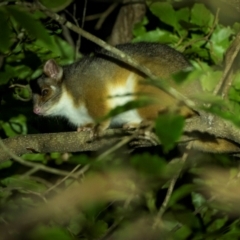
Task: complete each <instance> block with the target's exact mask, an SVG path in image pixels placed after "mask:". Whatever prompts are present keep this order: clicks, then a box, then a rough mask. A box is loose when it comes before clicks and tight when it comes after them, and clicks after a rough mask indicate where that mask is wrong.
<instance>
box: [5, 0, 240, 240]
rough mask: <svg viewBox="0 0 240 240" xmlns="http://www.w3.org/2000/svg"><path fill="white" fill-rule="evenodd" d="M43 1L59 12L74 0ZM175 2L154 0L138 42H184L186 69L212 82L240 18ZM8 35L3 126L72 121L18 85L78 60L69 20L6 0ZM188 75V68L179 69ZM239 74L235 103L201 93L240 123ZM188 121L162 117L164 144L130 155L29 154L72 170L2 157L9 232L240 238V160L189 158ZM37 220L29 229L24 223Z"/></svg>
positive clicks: (19, 128) (27, 129)
mask: <svg viewBox="0 0 240 240" xmlns="http://www.w3.org/2000/svg"><path fill="white" fill-rule="evenodd" d="M40 2H41V3H42V4H44V5H45V6H46V7H48V8H50V9H52V10H53V11H56V12H57V11H62V10H64V9H65V8H66V7H67V6H68V5H69V4H71V2H72V1H69V0H65V1H63V0H62V1H51V4H50V3H49V1H40ZM169 2H170V1H153V2H148V10H149V12H148V14H147V15H146V16H145V17H144V19H143V21H142V22H140V23H137V24H136V26H135V29H134V39H133V42H138V41H148V42H161V43H164V44H168V45H170V46H172V47H173V48H175V49H178V50H179V51H182V52H184V54H185V55H186V56H187V57H188V58H189V59H190V60H191V62H192V64H193V66H194V69H195V70H193V71H192V72H191V73H189V74H188V75H187V76H184V79H185V80H186V81H190V80H191V79H196V78H198V79H199V80H200V81H201V83H202V85H203V88H204V89H205V90H206V91H212V90H213V88H214V86H215V85H216V84H217V82H218V81H219V79H220V78H221V76H222V69H221V66H222V62H223V58H224V54H225V52H226V50H227V48H228V47H229V46H230V44H231V42H232V39H233V38H234V36H235V34H236V33H237V32H238V31H239V24H237V23H235V24H234V25H233V26H225V25H223V24H221V23H219V22H218V17H217V15H216V14H215V15H214V14H213V13H212V12H210V10H209V9H208V8H207V7H206V6H205V5H203V4H200V3H196V4H193V5H190V6H185V7H181V8H174V7H173V5H171V4H170V3H169ZM152 19H154V20H155V22H154V21H153V20H152ZM0 35H1V37H0V53H1V54H0V62H1V60H3V62H2V66H1V68H0V91H1V95H2V98H1V116H0V129H1V136H2V137H3V138H5V137H13V136H16V135H24V134H30V133H40V132H49V130H51V131H58V130H69V129H66V128H64V127H63V126H64V125H61V123H59V124H58V125H57V127H56V126H55V125H56V121H55V120H54V119H51V120H49V121H48V120H41V121H40V122H39V120H38V119H36V118H35V117H34V116H33V114H32V112H31V108H32V107H31V103H30V102H23V101H20V100H19V98H24V99H27V98H29V92H28V90H27V88H16V87H15V88H9V86H11V85H12V84H16V83H18V84H24V85H26V84H28V83H29V82H30V81H33V80H35V79H36V78H37V77H38V76H39V75H40V74H41V67H42V63H43V62H45V61H46V60H48V59H50V58H55V59H57V60H58V62H59V63H60V64H70V63H72V62H73V61H74V60H75V58H76V56H75V49H74V48H73V47H72V46H71V45H70V44H69V43H68V42H67V41H66V39H65V38H64V35H63V34H62V28H61V26H60V25H58V24H57V23H56V22H54V21H53V20H51V19H49V18H48V17H47V16H46V15H45V14H44V13H43V12H42V11H40V10H36V9H34V10H33V9H31V8H27V7H26V6H23V5H21V4H16V5H14V4H10V5H6V6H4V5H1V6H0ZM79 55H80V54H79ZM77 57H79V56H77ZM212 65H214V66H215V67H212ZM179 79H180V81H182V80H183V76H176V81H178V80H179ZM239 83H240V75H239V73H237V74H236V76H235V82H234V85H233V87H232V88H231V90H230V93H229V99H230V100H231V102H230V103H228V104H226V102H223V101H222V100H220V99H219V98H216V97H212V96H211V97H208V96H209V95H203V96H198V99H199V100H200V101H201V102H207V103H209V102H211V108H205V109H204V110H206V111H210V112H212V113H214V114H217V115H219V116H220V117H222V118H225V119H228V120H230V121H232V122H233V123H235V124H237V125H239V122H240V121H239V117H238V115H239V114H233V113H236V112H237V113H238V112H239V111H240V107H239V101H240V99H239V89H240V87H239ZM142 104H146V103H145V102H132V103H128V104H126V106H123V108H118V109H114V110H113V111H112V112H111V113H110V116H112V115H115V114H117V113H119V111H120V112H122V111H124V110H126V109H130V108H133V107H137V106H142ZM223 106H224V108H223ZM226 109H227V110H228V111H226ZM59 121H60V120H59ZM37 123H39V124H37ZM44 124H47V126H44ZM183 126H184V119H183V118H182V117H180V116H179V115H177V114H176V113H174V112H171V113H164V114H162V115H161V116H159V118H158V119H157V120H156V124H155V127H156V134H157V136H158V138H159V139H160V140H161V142H162V149H160V148H156V149H153V150H152V151H150V150H148V152H145V150H139V151H136V152H134V153H132V154H130V155H129V154H126V149H125V147H122V148H121V149H118V150H116V151H114V152H113V153H111V154H108V155H107V156H105V157H104V158H101V160H100V157H99V156H101V155H100V154H99V155H98V154H89V153H86V154H80V153H75V154H73V153H68V154H60V153H49V154H41V153H37V154H36V153H33V154H25V155H23V156H21V157H22V159H24V160H26V161H29V162H31V163H35V162H38V163H41V164H43V165H47V166H50V167H52V168H55V169H59V170H63V169H64V170H66V171H69V175H68V176H65V177H63V176H61V175H59V176H58V175H53V174H50V173H46V172H44V171H42V172H38V173H35V172H34V171H33V170H34V169H30V170H29V169H26V168H25V167H24V166H21V165H19V164H18V163H16V162H14V160H11V161H10V160H9V161H7V162H3V163H1V164H0V171H1V178H0V183H1V185H0V188H1V191H0V202H1V213H0V215H1V216H0V221H1V225H0V232H1V233H2V231H3V230H6V229H7V231H8V232H10V234H11V235H12V237H13V239H66V240H67V239H101V237H104V236H105V237H106V236H108V234H110V233H111V231H113V230H115V229H117V230H116V231H115V232H114V234H115V235H114V236H115V238H114V239H140V237H141V238H142V237H143V238H142V239H147V238H146V236H147V237H148V239H238V238H239V235H240V222H239V210H238V200H239V197H238V196H236V195H234V193H235V192H238V189H239V182H238V175H239V173H238V164H239V162H238V161H237V159H235V158H233V157H229V156H222V155H207V154H206V155H205V154H203V153H201V154H198V153H193V154H191V153H189V155H188V158H187V160H186V159H183V157H181V151H180V150H179V149H178V148H177V147H176V141H177V140H178V139H179V137H180V136H181V134H182V130H183ZM96 155H97V156H96ZM66 159H67V161H66ZM183 160H184V161H183ZM209 165H211V166H212V167H211V168H210V167H209ZM80 166H81V168H84V167H86V169H87V170H88V171H87V170H86V172H87V174H86V176H85V175H84V174H82V175H81V181H77V180H76V179H75V177H74V176H75V175H74V174H75V173H76V172H77V168H79V167H80ZM213 166H214V167H213ZM88 167H90V169H88ZM74 168H76V170H75V172H73V173H72V174H73V175H71V173H70V171H72V169H74ZM223 169H224V170H223ZM31 170H32V171H31ZM80 171H81V169H80ZM84 173H85V172H84ZM78 179H79V176H78ZM174 179H177V182H176V184H175V187H174V190H173V192H172V194H170V199H169V201H168V203H167V207H166V209H164V212H163V214H162V216H160V217H162V221H161V223H158V224H157V229H158V230H159V231H158V230H156V231H155V230H153V225H154V224H153V223H154V222H155V221H156V216H159V215H158V214H159V212H160V211H161V210H162V209H163V206H164V205H163V202H164V199H166V196H167V194H166V192H167V191H168V190H169V189H170V188H171V184H172V183H173V182H174ZM110 183H111V184H110ZM108 184H110V185H108ZM106 186H108V187H107V188H106ZM228 190H229V191H228ZM77 193H81V194H80V195H81V196H79V194H77ZM61 194H63V195H61ZM75 199H77V200H75ZM215 200H218V201H215ZM236 209H237V210H236ZM26 213H27V214H26ZM25 218H26V219H25ZM29 220H31V221H32V223H31V224H30V226H29V228H30V230H29V231H25V230H26V229H25V227H24V224H25V223H28V222H29ZM25 221H26V222H25ZM136 229H137V231H136ZM155 229H156V228H155ZM27 230H28V228H27ZM19 232H21V236H20V235H19ZM136 232H137V233H136ZM134 234H135V235H134ZM137 234H139V235H137ZM144 236H145V238H144ZM159 236H163V237H164V238H160V237H159ZM1 237H2V236H0V239H1ZM131 237H132V238H131ZM104 239H105V238H104ZM106 239H107V237H106Z"/></svg>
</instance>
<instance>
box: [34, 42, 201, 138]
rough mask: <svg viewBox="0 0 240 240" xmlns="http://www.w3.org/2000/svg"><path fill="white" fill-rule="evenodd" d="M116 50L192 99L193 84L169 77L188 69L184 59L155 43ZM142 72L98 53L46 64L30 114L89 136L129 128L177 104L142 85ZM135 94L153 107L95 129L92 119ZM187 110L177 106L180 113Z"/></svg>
mask: <svg viewBox="0 0 240 240" xmlns="http://www.w3.org/2000/svg"><path fill="white" fill-rule="evenodd" d="M117 48H118V49H119V50H121V51H123V52H125V53H126V54H128V55H130V56H131V57H132V58H133V59H134V60H136V61H137V62H138V63H139V64H140V65H143V66H145V67H147V68H149V69H150V70H151V71H152V73H153V74H155V75H156V76H158V77H159V78H160V79H163V80H165V81H169V84H171V86H172V87H175V88H176V89H177V90H179V91H180V92H181V93H182V94H185V95H186V96H188V97H191V96H194V94H195V93H196V92H198V89H199V83H198V82H196V81H195V82H193V83H192V84H190V85H187V86H179V85H177V84H175V83H174V81H173V80H172V79H171V75H172V74H173V73H176V72H178V71H181V70H183V69H186V68H188V67H189V66H190V64H189V62H188V61H187V60H186V58H185V57H184V56H183V55H182V54H181V53H179V52H177V51H176V50H174V49H172V48H170V47H169V46H167V45H164V44H159V43H143V42H142V43H127V44H121V45H119V46H117ZM144 78H146V76H144V74H142V73H140V72H139V71H136V70H135V69H134V68H133V67H131V66H129V65H127V64H125V63H124V62H122V61H120V60H118V59H117V58H116V57H115V56H114V55H113V54H112V53H110V52H108V51H106V50H103V49H102V50H99V51H98V52H96V53H95V55H94V56H85V57H83V58H82V59H80V60H79V61H77V62H75V63H73V64H71V65H68V66H64V67H61V66H59V65H58V64H57V63H56V61H55V60H53V59H51V60H48V61H47V62H46V63H45V65H44V67H43V75H42V76H41V77H40V78H39V79H38V80H37V81H36V82H35V86H34V87H32V91H33V111H34V113H35V114H38V115H43V116H62V117H65V118H66V119H67V120H68V121H69V123H71V124H72V125H73V126H76V127H77V128H78V130H79V131H94V134H98V133H99V132H102V131H104V130H105V129H107V128H109V127H122V126H123V127H125V128H132V127H134V126H137V125H139V124H140V123H141V122H142V121H145V120H147V121H149V120H150V121H152V120H154V119H155V118H156V117H157V115H158V114H159V113H160V112H161V111H165V110H166V109H168V108H169V107H172V106H174V104H176V103H177V101H176V100H175V99H174V98H173V97H171V96H170V95H168V94H167V93H165V92H164V91H162V90H161V89H159V88H157V87H154V86H151V85H147V84H144V83H143V80H144ZM139 94H140V95H141V94H142V95H144V94H145V95H147V96H149V97H153V98H155V100H157V101H154V102H153V104H151V105H148V106H144V107H141V108H138V109H132V110H128V111H126V112H123V113H120V114H119V115H117V116H114V117H112V118H110V119H107V120H104V121H102V122H100V124H97V125H96V120H98V119H101V118H102V117H103V116H105V115H107V113H108V112H109V111H110V110H111V109H113V108H115V107H117V106H120V105H124V104H125V103H127V102H129V101H132V100H135V99H136V98H138V96H139ZM191 113H192V110H191V109H189V108H187V107H186V106H183V107H182V108H181V114H182V115H184V116H186V115H189V114H191Z"/></svg>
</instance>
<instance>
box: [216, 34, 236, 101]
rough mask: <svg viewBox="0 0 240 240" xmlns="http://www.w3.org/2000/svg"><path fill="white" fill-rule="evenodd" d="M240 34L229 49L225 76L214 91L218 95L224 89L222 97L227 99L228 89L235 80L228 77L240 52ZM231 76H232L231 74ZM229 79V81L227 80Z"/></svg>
mask: <svg viewBox="0 0 240 240" xmlns="http://www.w3.org/2000/svg"><path fill="white" fill-rule="evenodd" d="M239 42H240V32H239V33H238V34H237V36H236V38H235V39H234V41H233V42H232V44H231V46H230V47H229V48H228V51H227V53H226V57H225V64H226V65H225V68H224V71H223V75H222V78H221V80H220V81H219V83H218V84H217V86H216V88H215V89H214V92H213V93H214V94H215V95H217V94H219V92H220V89H221V88H222V97H223V98H224V97H226V95H227V92H228V89H229V87H230V85H231V84H232V80H233V78H231V77H229V78H228V75H229V73H230V71H231V68H232V65H233V62H234V60H235V59H236V57H237V54H238V53H239V51H240V44H239ZM230 75H231V74H230ZM227 79H228V80H227Z"/></svg>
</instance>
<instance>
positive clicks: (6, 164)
mask: <svg viewBox="0 0 240 240" xmlns="http://www.w3.org/2000/svg"><path fill="white" fill-rule="evenodd" d="M12 164H13V162H12V161H10V160H8V161H5V162H0V169H5V168H9V167H11V166H12Z"/></svg>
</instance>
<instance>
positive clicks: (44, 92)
mask: <svg viewBox="0 0 240 240" xmlns="http://www.w3.org/2000/svg"><path fill="white" fill-rule="evenodd" d="M48 93H49V89H47V88H44V89H43V90H42V96H43V97H45V96H46V95H47V94H48Z"/></svg>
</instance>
